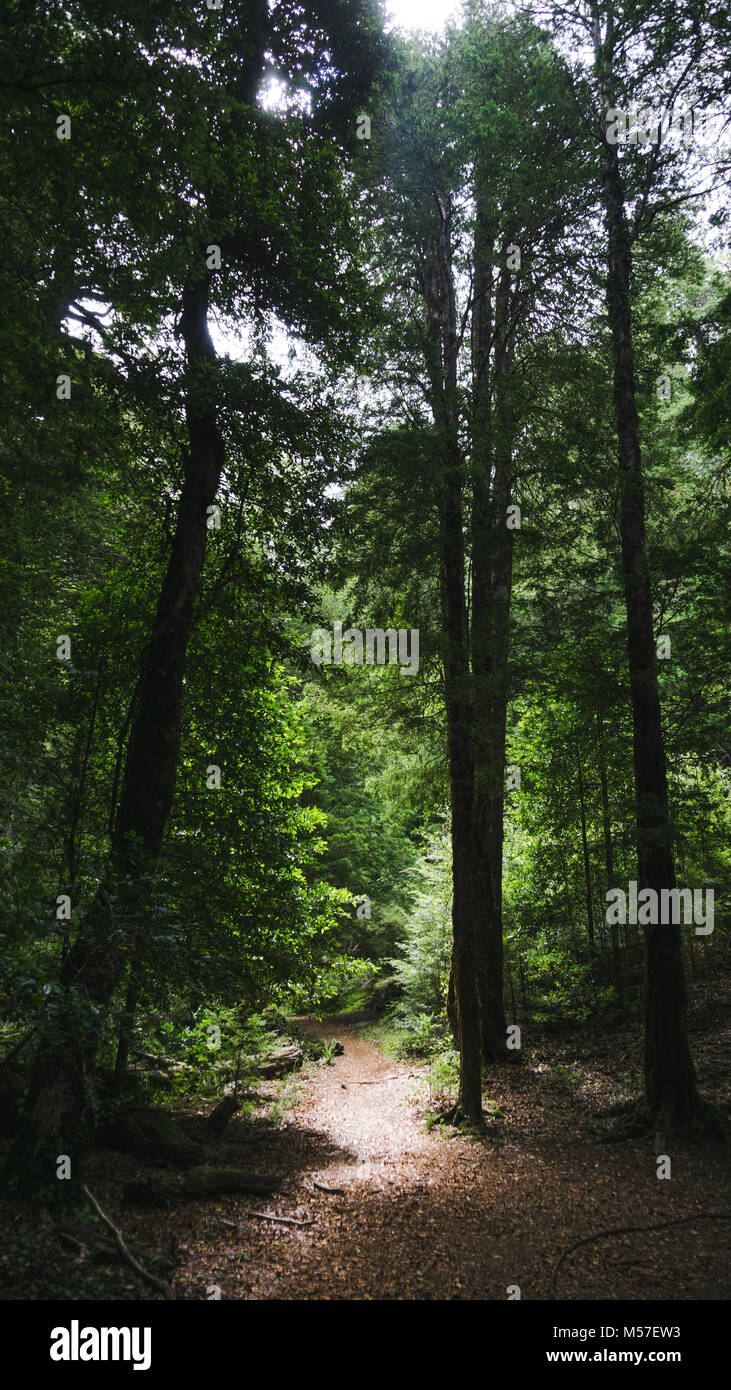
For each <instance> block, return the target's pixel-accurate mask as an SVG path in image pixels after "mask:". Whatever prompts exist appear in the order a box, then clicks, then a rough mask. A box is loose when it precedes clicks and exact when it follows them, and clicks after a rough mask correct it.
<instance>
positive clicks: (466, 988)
mask: <svg viewBox="0 0 731 1390" xmlns="http://www.w3.org/2000/svg"><path fill="white" fill-rule="evenodd" d="M436 203H437V208H438V213H439V227H438V233H437V236H436V237H435V238H434V241H433V243H432V245H431V248H430V250H429V253H428V254H427V258H426V262H425V266H424V275H423V281H422V288H423V293H424V301H425V305H426V311H427V326H428V330H427V331H428V337H429V340H430V348H431V356H430V363H429V368H430V380H431V397H432V411H433V418H434V424H435V428H436V432H437V437H438V441H439V451H440V478H439V492H438V495H439V533H440V558H441V565H440V579H441V585H440V587H441V606H442V627H443V633H444V639H445V649H446V650H445V658H444V677H445V708H446V719H447V748H448V759H449V779H450V799H451V809H452V883H453V892H452V933H453V947H452V971H453V980H454V1002H455V1013H456V1018H457V1025H458V1027H457V1032H458V1046H459V1054H460V1080H459V1096H458V1101H457V1106H456V1107H455V1112H454V1118H455V1119H460V1120H462V1119H463V1120H466V1121H467V1122H468V1123H470V1124H475V1125H478V1124H481V1123H482V1066H481V1057H480V1052H481V1048H480V1008H479V998H478V989H477V974H476V961H475V941H474V923H473V914H472V798H473V763H472V738H471V708H470V673H469V650H468V625H467V605H466V599H465V554H464V517H463V503H462V493H463V467H462V457H461V450H460V444H459V430H458V411H457V357H458V335H457V313H456V299H455V290H454V273H453V267H452V256H451V246H450V238H449V214H448V211H447V209H446V208H445V206H444V204H443V202H442V200H441V199H440V198H438V197H437V198H436Z"/></svg>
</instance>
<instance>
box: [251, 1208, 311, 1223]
mask: <svg viewBox="0 0 731 1390" xmlns="http://www.w3.org/2000/svg"><path fill="white" fill-rule="evenodd" d="M244 1216H247V1217H249V1218H250V1219H251V1218H252V1217H256V1219H257V1220H258V1221H276V1222H277V1224H278V1225H279V1226H314V1224H315V1222H314V1219H313V1217H311V1216H309V1217H307V1218H306V1219H305V1220H304V1221H299V1220H298V1219H297V1217H296V1216H275V1215H274V1213H273V1212H271V1211H246V1212H244Z"/></svg>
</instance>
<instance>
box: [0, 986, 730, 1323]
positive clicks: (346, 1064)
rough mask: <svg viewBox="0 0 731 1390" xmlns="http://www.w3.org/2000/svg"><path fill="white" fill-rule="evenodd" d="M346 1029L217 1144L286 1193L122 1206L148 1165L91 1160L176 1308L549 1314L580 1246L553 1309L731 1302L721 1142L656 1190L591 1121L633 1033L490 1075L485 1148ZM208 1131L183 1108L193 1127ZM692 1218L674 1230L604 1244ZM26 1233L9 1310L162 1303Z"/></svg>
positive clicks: (710, 1009) (576, 1043) (641, 1167)
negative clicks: (161, 1268) (442, 1305)
mask: <svg viewBox="0 0 731 1390" xmlns="http://www.w3.org/2000/svg"><path fill="white" fill-rule="evenodd" d="M704 998H705V1005H704V1007H705V1015H704V1019H705V1022H704V1020H703V1019H701V1022H700V1024H699V1022H698V1019H697V1020H696V1027H695V1030H694V1050H695V1055H696V1059H697V1064H698V1071H699V1077H700V1080H701V1083H702V1086H703V1089H704V1091H705V1093H706V1094H707V1095H712V1096H713V1097H714V1098H715V1099H716V1100H717V1101H720V1102H721V1103H722V1104H723V1103H726V1104H727V1103H728V1099H729V1096H728V1085H729V1076H728V1065H727V1059H728V1055H729V1054H728V1042H729V1027H728V1022H729V1021H728V1010H727V1008H726V1009H724V1006H723V1003H722V1001H721V1000H720V999H719V998H718V996H717V993H716V991H715V990H713V989H711V990H709V991H705V992H704ZM354 1018H355V1021H354ZM354 1018H350V1019H348V1018H344V1017H333V1018H327V1019H324V1020H323V1021H322V1022H320V1023H317V1022H314V1021H312V1020H300V1023H301V1024H302V1025H303V1026H304V1027H305V1028H306V1029H307V1030H308V1031H311V1032H313V1033H315V1034H318V1035H319V1036H322V1037H324V1038H327V1039H337V1040H338V1041H340V1042H341V1043H342V1044H343V1046H344V1049H345V1050H344V1053H343V1055H342V1056H339V1057H336V1058H335V1059H334V1060H333V1061H332V1062H330V1063H328V1064H323V1063H320V1064H310V1065H308V1066H307V1067H306V1068H305V1069H304V1071H303V1072H301V1073H298V1074H297V1076H296V1078H295V1079H293V1080H292V1082H291V1083H290V1103H289V1108H287V1109H286V1110H284V1111H283V1112H280V1115H281V1117H280V1119H279V1120H278V1122H273V1121H272V1119H271V1116H270V1115H269V1113H268V1112H267V1111H266V1109H265V1108H263V1107H262V1111H261V1115H260V1116H259V1115H257V1114H255V1115H254V1116H253V1117H249V1118H247V1119H243V1118H241V1117H234V1119H233V1120H232V1122H231V1124H230V1125H229V1128H228V1130H227V1131H226V1135H225V1139H223V1140H221V1141H219V1148H220V1160H221V1161H224V1159H225V1161H226V1162H227V1163H231V1162H233V1161H235V1162H236V1164H237V1165H238V1166H241V1167H246V1168H250V1169H255V1170H257V1171H259V1172H262V1173H268V1174H278V1175H280V1176H281V1177H282V1185H281V1189H280V1190H279V1191H278V1192H277V1195H276V1196H275V1197H273V1198H261V1197H259V1198H255V1197H246V1196H226V1197H220V1198H218V1199H216V1200H208V1201H204V1202H195V1203H188V1204H187V1205H185V1206H182V1207H174V1208H169V1209H167V1210H162V1211H160V1210H156V1211H154V1212H149V1211H144V1212H143V1211H136V1210H134V1209H132V1210H129V1209H126V1208H124V1207H121V1206H120V1203H119V1200H118V1194H119V1187H118V1184H119V1183H121V1182H123V1181H126V1180H128V1179H129V1177H130V1176H135V1175H136V1173H137V1172H138V1165H136V1164H135V1163H134V1162H133V1160H131V1159H128V1158H125V1157H124V1156H122V1155H119V1154H112V1153H111V1152H109V1151H98V1153H97V1155H96V1156H95V1170H93V1171H92V1173H91V1174H90V1178H89V1183H90V1186H91V1187H92V1189H93V1190H94V1192H95V1194H96V1196H97V1198H98V1199H99V1201H100V1202H101V1204H102V1206H103V1207H104V1208H105V1210H107V1211H108V1212H109V1213H110V1214H111V1215H112V1216H113V1217H114V1219H115V1220H117V1221H119V1223H120V1225H121V1226H122V1229H123V1230H124V1233H125V1237H126V1238H127V1239H128V1240H129V1239H135V1240H144V1241H145V1242H146V1243H147V1244H148V1246H149V1245H153V1246H154V1247H155V1248H157V1249H158V1250H163V1251H165V1250H168V1251H169V1250H172V1251H174V1254H175V1258H176V1261H177V1268H176V1270H175V1273H174V1275H173V1278H174V1282H175V1287H176V1290H177V1291H178V1296H179V1297H182V1298H193V1299H196V1298H197V1299H206V1298H211V1297H213V1296H219V1295H218V1294H217V1293H216V1291H217V1290H220V1297H221V1298H224V1299H265V1300H279V1299H315V1300H319V1299H407V1300H422V1299H435V1300H444V1299H458V1300H461V1299H483V1300H484V1299H486V1300H494V1301H500V1300H502V1301H504V1300H506V1299H507V1298H508V1297H509V1294H508V1286H510V1285H518V1286H519V1288H520V1291H521V1297H522V1298H523V1299H541V1300H545V1299H549V1298H551V1297H552V1291H551V1288H552V1285H551V1281H552V1274H553V1271H554V1270H555V1267H556V1263H557V1261H558V1259H559V1257H560V1256H561V1255H562V1253H563V1252H564V1251H566V1250H567V1249H568V1247H570V1246H572V1245H573V1244H574V1243H575V1242H577V1241H580V1240H582V1239H583V1238H584V1237H587V1236H591V1237H594V1238H593V1239H592V1240H591V1241H590V1243H588V1244H586V1245H584V1246H583V1247H582V1248H581V1249H579V1250H577V1251H575V1252H574V1253H573V1254H570V1255H569V1256H568V1257H567V1259H566V1260H565V1261H564V1262H563V1264H562V1266H561V1269H560V1271H559V1275H558V1279H557V1283H556V1297H557V1298H558V1299H559V1300H570V1299H604V1298H609V1299H627V1300H635V1299H636V1300H652V1299H664V1298H670V1299H673V1298H675V1299H704V1298H713V1299H722V1298H727V1297H728V1296H729V1293H731V1276H730V1271H731V1259H730V1258H729V1256H730V1255H731V1222H728V1221H718V1222H717V1221H710V1220H708V1219H707V1217H706V1216H704V1213H706V1214H707V1213H725V1214H728V1213H729V1210H730V1207H729V1202H728V1190H729V1179H728V1147H727V1145H726V1143H725V1142H719V1141H703V1142H694V1143H689V1142H685V1143H682V1144H680V1143H679V1144H673V1145H672V1146H671V1148H670V1159H671V1177H670V1178H669V1179H659V1178H658V1177H657V1175H656V1174H657V1163H656V1157H657V1156H656V1154H655V1152H654V1147H653V1145H652V1144H651V1143H648V1141H646V1140H634V1141H628V1142H623V1143H619V1144H617V1143H606V1142H602V1139H601V1134H600V1129H599V1126H598V1122H597V1120H596V1119H595V1114H596V1112H597V1110H601V1109H606V1107H607V1106H608V1105H609V1104H611V1103H612V1102H616V1101H617V1100H618V1099H621V1098H622V1096H623V1095H624V1094H626V1093H627V1091H628V1090H629V1091H631V1090H633V1089H634V1085H633V1084H632V1083H633V1082H634V1080H635V1078H636V1066H637V1055H636V1054H637V1037H636V1035H635V1034H630V1033H628V1032H624V1031H623V1032H622V1033H615V1034H614V1035H612V1036H611V1037H607V1036H606V1033H604V1034H603V1035H600V1034H599V1033H598V1032H596V1033H595V1034H591V1033H589V1034H588V1035H587V1030H582V1032H581V1036H580V1040H579V1039H578V1038H575V1039H573V1040H572V1039H569V1041H568V1042H567V1040H566V1038H565V1037H564V1038H563V1040H561V1041H560V1043H552V1044H551V1043H544V1044H542V1045H541V1047H540V1048H538V1047H537V1048H536V1049H535V1051H534V1052H533V1053H532V1054H531V1055H529V1056H526V1058H525V1060H524V1061H523V1063H522V1064H521V1065H519V1066H511V1067H508V1066H504V1067H500V1068H497V1069H495V1070H494V1071H493V1072H492V1073H491V1075H490V1077H489V1079H488V1085H487V1102H488V1106H489V1111H490V1117H489V1119H488V1126H487V1132H486V1134H485V1136H484V1137H481V1138H477V1139H475V1138H470V1137H467V1136H465V1135H463V1134H455V1132H454V1131H452V1130H449V1129H444V1127H442V1126H435V1127H432V1128H428V1126H427V1123H426V1122H427V1119H428V1116H429V1113H430V1110H431V1111H433V1109H434V1105H433V1104H431V1105H430V1100H429V1093H428V1086H427V1084H426V1068H425V1066H424V1065H423V1064H419V1063H413V1062H409V1061H407V1062H394V1061H393V1060H391V1059H389V1058H388V1057H386V1056H385V1055H384V1054H383V1052H382V1051H380V1050H379V1048H378V1047H377V1046H375V1045H374V1043H373V1042H371V1041H369V1040H368V1039H367V1038H366V1037H364V1036H363V1035H362V1031H361V1029H360V1027H359V1022H358V1020H357V1017H356V1016H354ZM709 1019H710V1020H711V1022H710V1023H709V1022H708V1020H709ZM724 1021H725V1027H724V1026H722V1025H723V1024H724ZM261 1089H262V1091H265V1090H267V1089H269V1090H270V1091H271V1089H272V1088H271V1084H270V1085H269V1088H267V1087H266V1086H263V1087H262V1088H261ZM202 1122H203V1120H202V1115H200V1114H199V1115H196V1114H195V1107H193V1108H192V1109H191V1108H188V1111H187V1125H188V1129H189V1133H191V1134H192V1135H195V1134H196V1132H199V1130H200V1126H201V1125H202ZM234 1153H235V1159H234V1158H233V1157H232V1155H233V1154H234ZM315 1183H319V1184H321V1185H322V1186H323V1187H326V1188H329V1189H334V1190H332V1191H327V1192H325V1191H322V1190H319V1189H318V1188H317V1187H316V1186H315ZM254 1212H265V1213H268V1214H270V1215H278V1216H280V1217H287V1218H289V1219H290V1220H294V1221H295V1222H301V1223H303V1224H301V1225H285V1224H279V1223H275V1222H272V1221H269V1220H262V1219H260V1218H259V1217H254V1216H253V1215H252V1213H254ZM688 1217H690V1218H692V1219H690V1220H688V1221H686V1222H685V1224H683V1225H678V1226H674V1227H673V1226H671V1227H669V1228H665V1229H658V1230H654V1231H645V1232H637V1233H625V1234H612V1235H609V1234H607V1235H603V1234H602V1232H605V1231H607V1230H608V1228H613V1227H624V1226H650V1225H660V1223H663V1222H667V1221H672V1220H674V1219H675V1220H677V1219H678V1218H688ZM19 1220H20V1218H15V1222H14V1223H13V1222H11V1226H12V1225H15V1226H16V1238H15V1240H13V1239H12V1238H11V1240H10V1245H9V1246H8V1245H6V1251H7V1254H6V1256H5V1259H4V1261H3V1265H4V1271H5V1275H6V1278H5V1279H2V1278H1V1277H0V1289H1V1292H0V1296H2V1297H4V1298H19V1297H20V1298H27V1297H31V1298H34V1297H35V1298H44V1297H64V1298H72V1297H86V1298H107V1299H108V1298H119V1297H122V1298H140V1297H150V1291H149V1290H148V1289H145V1288H144V1286H141V1285H140V1284H139V1283H138V1282H137V1281H136V1279H135V1276H134V1275H133V1274H132V1272H131V1270H128V1269H125V1268H124V1267H121V1268H118V1269H117V1270H116V1272H115V1271H114V1270H113V1269H112V1268H111V1267H110V1268H109V1269H107V1270H97V1271H95V1272H94V1273H93V1275H90V1274H89V1265H88V1261H87V1262H86V1265H85V1266H84V1263H83V1261H82V1260H81V1259H80V1258H75V1257H74V1256H73V1255H70V1254H69V1252H68V1251H66V1252H62V1251H61V1250H57V1249H56V1245H57V1242H54V1240H53V1237H52V1235H50V1234H49V1235H47V1236H45V1237H44V1248H45V1254H44V1262H43V1270H42V1271H40V1270H39V1269H38V1268H37V1254H38V1252H37V1251H36V1252H35V1255H36V1258H32V1252H31V1250H30V1247H29V1246H28V1243H27V1242H28V1231H27V1227H24V1226H23V1231H24V1234H23V1236H22V1237H21V1235H20V1230H19V1229H17V1222H18V1221H19ZM226 1223H228V1224H226ZM304 1223H308V1224H304ZM21 1224H22V1223H21ZM10 1234H11V1237H12V1231H11V1233H10ZM18 1240H20V1246H18ZM23 1241H25V1242H26V1243H25V1244H23ZM13 1247H14V1248H13ZM59 1261H61V1262H63V1269H62V1268H61V1265H60V1264H59ZM24 1264H26V1265H27V1268H26V1269H25V1271H24V1270H23V1265H24ZM19 1266H20V1267H19ZM11 1272H12V1280H11V1284H10V1286H9V1285H8V1282H7V1276H9V1275H10V1274H11ZM90 1277H91V1278H93V1280H95V1281H97V1282H96V1283H94V1284H92V1286H91V1287H90V1286H89V1278H90ZM28 1281H29V1283H28ZM13 1290H14V1291H13ZM152 1296H153V1297H156V1296H157V1295H152Z"/></svg>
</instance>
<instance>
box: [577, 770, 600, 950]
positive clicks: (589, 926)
mask: <svg viewBox="0 0 731 1390" xmlns="http://www.w3.org/2000/svg"><path fill="white" fill-rule="evenodd" d="M576 766H577V768H578V772H579V813H580V816H581V847H582V850H583V856H584V888H585V895H586V931H587V935H588V937H589V950H590V951H591V954H592V956H594V955H596V939H595V935H594V905H593V903H592V896H591V866H590V864H589V842H588V840H587V837H586V804H585V801H584V774H583V772H582V768H581V754H580V753H578V752H577V755H576Z"/></svg>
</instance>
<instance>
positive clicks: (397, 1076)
mask: <svg viewBox="0 0 731 1390" xmlns="http://www.w3.org/2000/svg"><path fill="white" fill-rule="evenodd" d="M409 1076H416V1072H415V1071H397V1072H395V1073H394V1075H393V1076H374V1077H373V1080H372V1081H359V1082H358V1083H357V1084H358V1085H359V1086H380V1084H381V1082H382V1081H402V1080H405V1079H406V1078H407V1077H409Z"/></svg>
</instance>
